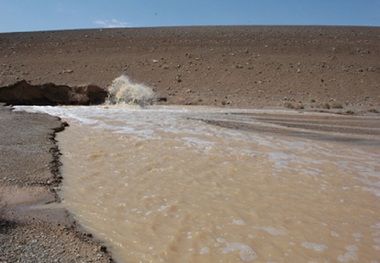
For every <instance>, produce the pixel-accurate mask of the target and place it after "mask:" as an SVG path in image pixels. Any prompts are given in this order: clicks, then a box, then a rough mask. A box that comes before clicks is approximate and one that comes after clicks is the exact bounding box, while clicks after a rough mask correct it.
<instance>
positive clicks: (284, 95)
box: [0, 27, 380, 262]
mask: <svg viewBox="0 0 380 263" xmlns="http://www.w3.org/2000/svg"><path fill="white" fill-rule="evenodd" d="M379 40H380V28H376V27H375V28H361V27H357V28H356V27H353V28H349V27H201V28H147V29H109V30H108V29H107V30H75V31H55V32H31V33H11V34H0V87H1V86H5V85H9V84H12V83H15V82H17V81H20V80H22V79H25V80H26V81H28V82H31V83H33V84H42V83H47V82H53V83H56V84H67V85H81V84H84V83H94V84H97V85H99V86H101V87H104V88H105V87H106V86H107V85H109V84H110V83H111V81H112V80H113V79H114V78H116V77H118V76H119V75H121V74H127V75H128V76H130V77H131V78H132V79H133V80H135V81H137V82H141V83H144V84H146V85H148V86H151V87H152V88H153V89H154V91H155V92H156V93H157V94H158V96H160V97H163V98H166V102H165V101H163V102H162V103H163V104H180V105H209V106H218V107H234V108H245V107H247V108H263V107H264V108H268V107H269V108H273V107H274V108H290V109H296V110H308V111H328V112H329V111H330V112H334V113H340V114H347V113H348V114H354V117H353V119H350V116H348V117H347V119H348V120H352V121H356V119H358V120H359V119H360V116H361V115H363V114H364V115H369V116H375V117H376V116H378V112H379V111H380V95H379V88H380V86H379V83H380V74H379V72H380V67H379V64H378V61H380V47H379V45H378V43H379ZM0 101H1V98H0ZM0 108H1V110H0V120H1V124H0V146H1V153H0V162H1V167H0V187H1V194H0V204H1V206H0V209H1V224H0V261H11V262H12V261H17V260H19V261H20V262H29V261H30V259H31V258H35V259H36V260H38V261H39V262H50V261H51V259H52V258H56V259H59V260H60V261H70V260H73V261H74V262H76V261H82V260H83V261H84V260H87V261H90V260H93V261H94V262H109V261H110V260H111V259H110V256H109V255H107V254H106V253H104V248H103V247H101V245H99V243H96V242H94V241H93V240H92V238H90V236H91V235H90V234H83V232H81V231H78V227H77V226H76V225H75V222H73V221H72V219H70V216H68V214H67V211H65V210H64V209H61V208H56V206H55V205H52V206H53V207H54V209H42V210H43V212H41V209H38V212H37V211H36V209H29V208H30V207H31V206H35V205H41V204H46V203H52V202H53V203H54V202H56V201H58V199H57V198H58V197H57V195H56V194H55V193H54V189H55V187H57V186H58V185H59V183H60V180H61V178H60V175H59V171H58V170H57V165H59V161H58V159H57V157H58V154H59V153H58V149H57V148H56V145H55V142H54V131H58V130H60V129H61V127H62V123H61V122H60V121H59V120H57V118H53V117H50V116H48V115H39V114H26V113H12V112H10V111H9V108H4V107H0ZM255 117H258V116H255ZM260 118H261V117H260ZM263 118H266V121H268V122H274V123H275V124H279V122H280V121H281V125H282V126H284V125H285V126H286V125H290V126H294V125H301V126H305V125H306V124H304V123H302V124H299V123H294V121H293V120H292V123H291V124H289V120H287V119H285V120H284V119H282V118H278V117H274V120H273V119H271V120H270V119H268V118H267V116H266V117H263ZM354 119H355V120H354ZM376 120H377V119H373V120H372V121H369V123H372V124H373V125H372V126H370V128H376V129H377V128H378V126H377V123H378V122H376ZM339 121H342V123H344V121H343V120H341V119H339ZM285 122H287V124H286V123H285ZM305 122H309V120H307V119H306V120H305ZM212 124H217V125H221V126H224V127H227V128H239V129H249V130H253V131H257V130H256V129H253V128H252V127H245V126H244V124H238V125H236V124H233V125H232V124H226V123H225V122H218V123H212ZM313 125H314V126H313ZM358 125H359V126H360V124H358ZM306 126H308V128H309V129H311V130H314V129H318V127H316V126H315V123H313V124H310V123H307V125H306ZM357 130H358V129H357ZM280 132H281V133H282V132H284V131H283V130H280ZM370 132H375V133H377V131H374V130H373V129H370ZM355 133H357V132H354V134H355ZM370 135H371V134H370ZM375 135H376V136H377V134H375ZM332 139H334V138H332ZM51 149H53V150H51ZM52 155H53V157H52ZM52 162H53V163H52ZM5 201H7V202H5ZM5 203H7V204H5ZM58 248H59V249H58ZM28 260H29V261H28Z"/></svg>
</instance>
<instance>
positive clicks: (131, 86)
mask: <svg viewBox="0 0 380 263" xmlns="http://www.w3.org/2000/svg"><path fill="white" fill-rule="evenodd" d="M108 93H109V95H108V98H107V101H106V103H107V104H121V103H125V104H132V105H140V106H147V105H151V104H153V103H154V102H155V100H156V99H155V94H154V92H153V90H152V89H151V88H149V87H147V86H145V85H143V84H138V83H133V82H132V81H131V80H130V79H129V78H128V76H125V75H122V76H120V77H118V78H116V79H114V80H113V81H112V83H111V85H110V86H109V87H108Z"/></svg>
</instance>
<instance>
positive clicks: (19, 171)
mask: <svg viewBox="0 0 380 263" xmlns="http://www.w3.org/2000/svg"><path fill="white" fill-rule="evenodd" d="M0 122H1V126H0V137H1V140H0V148H1V152H0V160H1V167H0V262H83V261H86V262H89V261H92V262H111V261H112V260H111V257H110V255H109V254H108V253H107V252H106V248H105V247H104V246H102V244H101V243H99V242H97V241H95V240H94V239H93V238H92V236H91V234H89V233H85V232H83V231H81V228H80V227H79V226H77V225H76V223H75V222H74V220H73V219H72V218H71V216H70V215H69V213H68V211H67V210H66V209H64V208H62V207H60V206H59V203H58V202H59V197H58V195H57V189H58V186H59V184H60V182H61V179H62V177H61V175H60V173H59V166H60V162H59V150H58V147H57V144H56V141H55V133H56V132H58V131H61V130H62V129H63V128H64V124H63V123H62V122H61V121H60V120H59V119H58V118H56V117H52V116H49V115H43V114H29V113H22V112H12V111H11V108H9V107H3V106H0Z"/></svg>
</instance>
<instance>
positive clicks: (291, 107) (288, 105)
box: [285, 102, 294, 109]
mask: <svg viewBox="0 0 380 263" xmlns="http://www.w3.org/2000/svg"><path fill="white" fill-rule="evenodd" d="M285 107H286V108H288V109H294V105H293V103H290V102H287V103H285Z"/></svg>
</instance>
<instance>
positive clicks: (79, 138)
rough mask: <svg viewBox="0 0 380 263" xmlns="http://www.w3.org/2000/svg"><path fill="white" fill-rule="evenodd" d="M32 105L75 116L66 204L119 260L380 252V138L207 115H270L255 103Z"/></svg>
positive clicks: (65, 138)
mask: <svg viewBox="0 0 380 263" xmlns="http://www.w3.org/2000/svg"><path fill="white" fill-rule="evenodd" d="M29 110H34V111H35V110H38V111H45V112H49V113H50V114H53V115H57V116H61V117H63V118H64V120H66V121H68V122H69V124H70V127H68V128H67V129H66V130H65V131H64V132H61V133H59V134H58V137H57V138H58V141H59V147H60V150H61V152H62V154H63V155H62V158H61V160H62V162H63V168H62V172H63V177H64V181H63V186H62V191H61V193H60V194H61V196H62V197H63V203H64V205H65V206H67V208H68V209H69V210H70V211H71V212H72V213H73V214H74V215H75V217H76V218H77V219H78V220H79V222H80V223H81V224H82V225H84V226H85V227H86V228H87V229H89V230H90V231H91V232H92V233H94V234H95V236H97V237H98V238H100V239H102V240H104V241H105V242H106V243H107V245H108V246H109V247H110V249H111V251H112V253H113V254H114V256H115V258H116V260H118V262H380V202H379V198H380V180H379V179H380V164H379V160H380V151H379V149H378V147H374V146H368V145H365V144H363V145H360V144H355V145H353V144H349V143H341V142H334V141H331V140H328V141H327V140H313V139H308V138H304V137H297V136H283V135H281V134H273V133H265V132H264V133H263V132H252V131H251V132H250V131H242V130H236V129H226V128H222V127H218V126H214V125H209V124H206V123H205V122H203V121H201V119H205V118H206V119H208V120H210V119H215V120H227V121H231V118H232V119H234V118H235V119H239V118H240V119H239V121H246V122H250V123H251V124H255V125H258V126H260V125H268V124H264V123H262V122H260V120H258V119H256V120H253V119H244V115H236V114H232V113H236V112H243V113H249V112H252V111H249V110H221V109H212V108H196V107H193V108H184V107H150V108H145V109H140V108H131V107H129V108H128V107H121V106H109V107H103V106H102V107H30V108H29ZM255 112H256V113H257V112H259V113H260V111H255ZM261 113H263V112H261ZM276 114H277V113H276ZM235 115H236V116H235ZM311 118H312V117H311ZM295 119H297V116H295ZM376 260H377V261H376Z"/></svg>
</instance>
